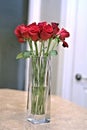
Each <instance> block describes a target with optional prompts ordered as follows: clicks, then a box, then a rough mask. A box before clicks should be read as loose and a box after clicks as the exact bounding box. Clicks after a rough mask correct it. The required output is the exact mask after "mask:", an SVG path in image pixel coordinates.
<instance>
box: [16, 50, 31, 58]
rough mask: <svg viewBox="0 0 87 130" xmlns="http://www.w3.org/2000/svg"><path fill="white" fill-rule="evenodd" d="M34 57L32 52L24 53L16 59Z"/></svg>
mask: <svg viewBox="0 0 87 130" xmlns="http://www.w3.org/2000/svg"><path fill="white" fill-rule="evenodd" d="M31 55H32V51H24V52H21V53H19V54H18V55H17V57H16V59H22V58H29V57H30V56H31Z"/></svg>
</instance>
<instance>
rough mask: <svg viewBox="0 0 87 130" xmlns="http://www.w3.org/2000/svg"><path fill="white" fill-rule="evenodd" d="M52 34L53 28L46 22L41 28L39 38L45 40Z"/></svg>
mask: <svg viewBox="0 0 87 130" xmlns="http://www.w3.org/2000/svg"><path fill="white" fill-rule="evenodd" d="M52 34H53V28H52V26H51V25H50V24H48V25H45V26H44V27H43V29H42V31H41V33H40V38H41V39H42V40H47V39H49V38H51V36H52Z"/></svg>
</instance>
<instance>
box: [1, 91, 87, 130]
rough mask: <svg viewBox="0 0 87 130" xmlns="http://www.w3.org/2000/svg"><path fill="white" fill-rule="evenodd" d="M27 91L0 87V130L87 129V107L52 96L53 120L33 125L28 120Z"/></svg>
mask: <svg viewBox="0 0 87 130" xmlns="http://www.w3.org/2000/svg"><path fill="white" fill-rule="evenodd" d="M26 101H27V92H24V91H17V90H11V89H0V130H87V109H85V108H82V107H79V106H77V105H75V104H73V103H71V102H69V101H67V100H64V99H62V98H60V97H58V96H53V95H52V96H51V122H50V123H47V124H41V125H33V124H31V123H30V122H28V121H27V120H26V104H27V103H26Z"/></svg>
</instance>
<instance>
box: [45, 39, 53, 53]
mask: <svg viewBox="0 0 87 130" xmlns="http://www.w3.org/2000/svg"><path fill="white" fill-rule="evenodd" d="M51 40H52V39H49V42H48V47H47V52H46V55H48V52H49V48H50V43H51Z"/></svg>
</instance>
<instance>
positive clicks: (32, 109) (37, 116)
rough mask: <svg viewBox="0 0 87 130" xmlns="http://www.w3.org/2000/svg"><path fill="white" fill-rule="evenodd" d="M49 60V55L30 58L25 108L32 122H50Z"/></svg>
mask: <svg viewBox="0 0 87 130" xmlns="http://www.w3.org/2000/svg"><path fill="white" fill-rule="evenodd" d="M50 61H51V60H50V57H32V58H30V64H29V66H30V69H29V89H28V100H27V110H28V121H30V122H32V123H33V124H38V123H48V122H50V86H51V79H50V77H51V65H50Z"/></svg>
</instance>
